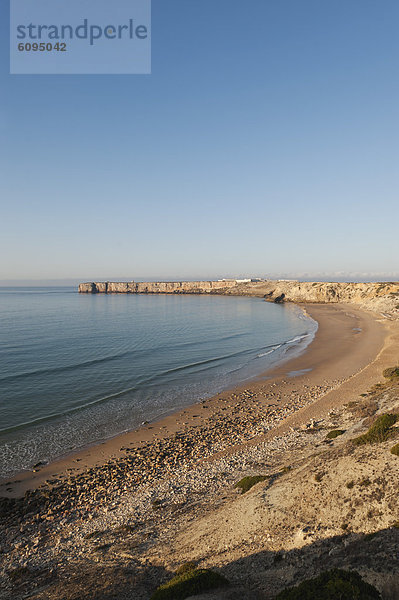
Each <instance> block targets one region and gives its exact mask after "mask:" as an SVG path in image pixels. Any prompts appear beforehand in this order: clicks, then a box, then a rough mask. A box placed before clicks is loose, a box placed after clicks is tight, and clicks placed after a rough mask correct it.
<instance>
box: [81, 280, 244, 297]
mask: <svg viewBox="0 0 399 600" xmlns="http://www.w3.org/2000/svg"><path fill="white" fill-rule="evenodd" d="M236 286H237V284H236V282H235V281H155V282H153V281H149V282H135V281H128V282H113V281H107V282H100V283H96V282H91V283H81V284H80V285H79V292H80V293H88V294H98V293H105V294H209V293H214V292H215V291H217V292H224V291H226V290H228V289H229V288H232V287H236Z"/></svg>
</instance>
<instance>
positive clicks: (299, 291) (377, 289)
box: [79, 280, 399, 314]
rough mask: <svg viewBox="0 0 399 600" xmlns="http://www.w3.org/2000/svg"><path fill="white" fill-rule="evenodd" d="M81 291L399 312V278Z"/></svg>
mask: <svg viewBox="0 0 399 600" xmlns="http://www.w3.org/2000/svg"><path fill="white" fill-rule="evenodd" d="M79 292H80V293H88V294H98V293H105V294H112V293H118V294H228V295H238V296H257V297H261V298H265V299H266V300H268V301H271V302H317V303H326V302H348V303H354V304H357V305H360V306H362V307H363V308H368V309H370V310H377V311H382V312H390V313H396V314H398V313H399V311H398V308H399V282H385V283H337V282H336V283H334V282H331V283H329V282H308V281H306V282H300V281H272V280H267V281H258V282H247V283H237V282H236V281H177V282H162V281H158V282H135V281H129V282H112V281H109V282H89V283H81V284H80V285H79Z"/></svg>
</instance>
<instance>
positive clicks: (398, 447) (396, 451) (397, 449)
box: [391, 444, 399, 456]
mask: <svg viewBox="0 0 399 600" xmlns="http://www.w3.org/2000/svg"><path fill="white" fill-rule="evenodd" d="M391 453H392V454H396V456H399V444H395V446H392V448H391Z"/></svg>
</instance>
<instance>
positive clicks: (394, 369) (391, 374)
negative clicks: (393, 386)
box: [382, 367, 399, 379]
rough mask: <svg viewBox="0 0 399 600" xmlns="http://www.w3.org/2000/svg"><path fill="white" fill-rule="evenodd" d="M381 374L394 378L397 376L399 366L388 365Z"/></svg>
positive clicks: (398, 374)
mask: <svg viewBox="0 0 399 600" xmlns="http://www.w3.org/2000/svg"><path fill="white" fill-rule="evenodd" d="M382 374H383V375H384V377H386V378H387V379H394V378H395V377H399V367H390V368H389V369H385V371H383V373H382Z"/></svg>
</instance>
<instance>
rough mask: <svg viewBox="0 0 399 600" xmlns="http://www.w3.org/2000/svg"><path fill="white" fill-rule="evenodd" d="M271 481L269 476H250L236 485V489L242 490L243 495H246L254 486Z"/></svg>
mask: <svg viewBox="0 0 399 600" xmlns="http://www.w3.org/2000/svg"><path fill="white" fill-rule="evenodd" d="M266 479H269V478H268V477H267V475H248V476H247V477H243V478H242V479H240V481H238V482H237V483H236V484H235V486H234V487H235V488H240V489H241V494H245V492H248V490H250V489H251V487H253V486H254V485H256V484H257V483H259V482H260V481H265V480H266Z"/></svg>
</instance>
